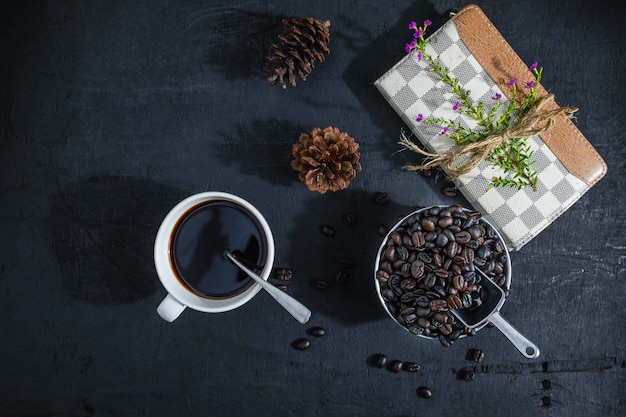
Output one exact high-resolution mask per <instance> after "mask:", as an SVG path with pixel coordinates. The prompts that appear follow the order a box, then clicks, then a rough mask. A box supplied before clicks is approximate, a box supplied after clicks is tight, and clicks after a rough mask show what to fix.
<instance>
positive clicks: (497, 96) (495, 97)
mask: <svg viewBox="0 0 626 417" xmlns="http://www.w3.org/2000/svg"><path fill="white" fill-rule="evenodd" d="M501 98H502V94H500V93H496V95H495V96H493V97H491V99H492V100H500V99H501Z"/></svg>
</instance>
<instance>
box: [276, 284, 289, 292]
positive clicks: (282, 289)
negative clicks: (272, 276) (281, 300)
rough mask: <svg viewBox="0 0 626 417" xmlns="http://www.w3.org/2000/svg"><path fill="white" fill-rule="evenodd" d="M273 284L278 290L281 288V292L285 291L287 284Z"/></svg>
mask: <svg viewBox="0 0 626 417" xmlns="http://www.w3.org/2000/svg"><path fill="white" fill-rule="evenodd" d="M274 286H275V287H276V288H278V289H279V290H281V291H282V292H287V286H286V285H280V284H274Z"/></svg>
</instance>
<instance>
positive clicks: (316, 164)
mask: <svg viewBox="0 0 626 417" xmlns="http://www.w3.org/2000/svg"><path fill="white" fill-rule="evenodd" d="M358 149H359V144H358V143H356V142H355V141H354V138H353V137H352V136H349V135H348V134H346V133H343V132H340V131H339V129H337V128H336V127H331V126H328V127H326V128H324V129H320V128H319V127H316V128H315V129H313V130H312V131H311V134H307V133H301V134H300V141H299V143H295V144H294V145H293V147H292V149H291V154H292V155H293V157H294V158H295V159H294V160H293V161H292V162H291V167H292V168H293V169H295V170H296V171H298V179H299V180H300V181H302V182H304V183H305V184H306V186H307V187H308V189H309V190H311V191H317V192H319V193H321V194H324V193H325V192H326V191H328V190H331V191H338V190H343V189H344V188H346V187H347V186H348V185H350V180H352V179H353V178H354V177H355V176H356V174H357V172H360V171H361V164H360V163H359V158H360V156H361V154H360V153H359V151H358Z"/></svg>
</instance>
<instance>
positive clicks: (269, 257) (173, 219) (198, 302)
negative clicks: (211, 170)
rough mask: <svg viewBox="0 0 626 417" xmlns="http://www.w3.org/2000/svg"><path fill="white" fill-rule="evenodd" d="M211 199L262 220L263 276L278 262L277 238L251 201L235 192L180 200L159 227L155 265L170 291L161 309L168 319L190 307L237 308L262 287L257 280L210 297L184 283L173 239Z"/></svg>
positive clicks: (212, 310) (211, 310) (207, 309)
mask: <svg viewBox="0 0 626 417" xmlns="http://www.w3.org/2000/svg"><path fill="white" fill-rule="evenodd" d="M211 201H229V202H232V203H235V204H237V205H239V206H240V207H242V208H243V209H244V210H246V211H247V212H248V213H249V214H250V215H251V216H252V217H254V219H255V220H256V221H257V222H258V223H259V225H260V226H261V228H262V229H263V230H262V231H263V234H264V237H265V245H266V250H265V254H266V256H265V262H263V270H262V271H261V273H259V275H260V276H261V278H263V279H264V280H267V279H268V278H269V276H270V274H271V271H272V267H273V265H274V237H273V235H272V231H271V229H270V227H269V225H268V223H267V221H266V220H265V218H264V217H263V215H262V214H261V213H260V212H259V211H258V210H257V209H256V208H255V207H254V206H253V205H252V204H250V203H249V202H248V201H246V200H244V199H243V198H241V197H238V196H236V195H233V194H229V193H224V192H217V191H209V192H203V193H199V194H195V195H192V196H189V197H187V198H185V199H184V200H182V201H181V202H180V203H178V204H177V205H176V206H174V208H172V209H171V210H170V212H169V213H168V214H167V216H165V219H164V220H163V222H162V223H161V226H160V227H159V231H158V232H157V236H156V240H155V243H154V264H155V267H156V271H157V274H158V276H159V279H160V280H161V283H162V284H163V287H165V289H166V290H167V292H168V294H167V296H166V297H165V298H164V299H163V301H162V302H161V304H159V307H158V308H157V312H158V314H159V315H160V316H161V317H162V318H163V319H164V320H166V321H169V322H172V321H174V320H176V318H177V317H178V316H180V314H181V313H182V312H183V311H184V310H185V308H187V307H189V308H191V309H194V310H197V311H201V312H205V313H220V312H225V311H230V310H233V309H235V308H237V307H240V306H242V305H243V304H245V303H247V302H248V301H250V300H251V299H252V298H253V297H254V296H255V295H256V294H257V293H258V292H259V291H260V290H261V287H260V286H259V285H258V284H257V283H253V284H252V285H251V286H250V287H248V288H247V289H246V290H245V291H243V292H241V293H239V294H237V295H235V296H232V297H224V298H206V297H203V296H201V295H199V294H197V293H195V292H194V291H192V290H191V289H190V288H189V287H187V286H186V285H185V284H183V283H182V282H181V281H180V280H179V279H178V278H177V276H176V273H175V271H174V270H173V268H174V266H173V264H172V261H171V257H170V248H171V239H172V235H173V232H174V228H175V227H176V225H177V224H178V222H179V221H180V219H181V218H182V217H183V216H185V215H186V214H187V213H188V212H189V210H190V209H191V208H192V207H194V206H197V205H200V204H203V203H208V202H211ZM233 249H234V248H233Z"/></svg>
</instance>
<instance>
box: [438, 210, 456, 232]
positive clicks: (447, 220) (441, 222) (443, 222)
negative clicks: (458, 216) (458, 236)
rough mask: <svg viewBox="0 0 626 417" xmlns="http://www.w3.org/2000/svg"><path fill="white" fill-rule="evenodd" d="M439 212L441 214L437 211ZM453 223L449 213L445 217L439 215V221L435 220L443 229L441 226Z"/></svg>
mask: <svg viewBox="0 0 626 417" xmlns="http://www.w3.org/2000/svg"><path fill="white" fill-rule="evenodd" d="M439 214H440V215H441V213H439ZM446 214H448V213H446ZM453 223H454V219H453V218H452V216H451V215H448V216H445V217H441V218H440V219H439V221H438V222H437V225H438V226H439V227H441V228H442V229H443V228H446V227H448V226H452V224H453Z"/></svg>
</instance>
